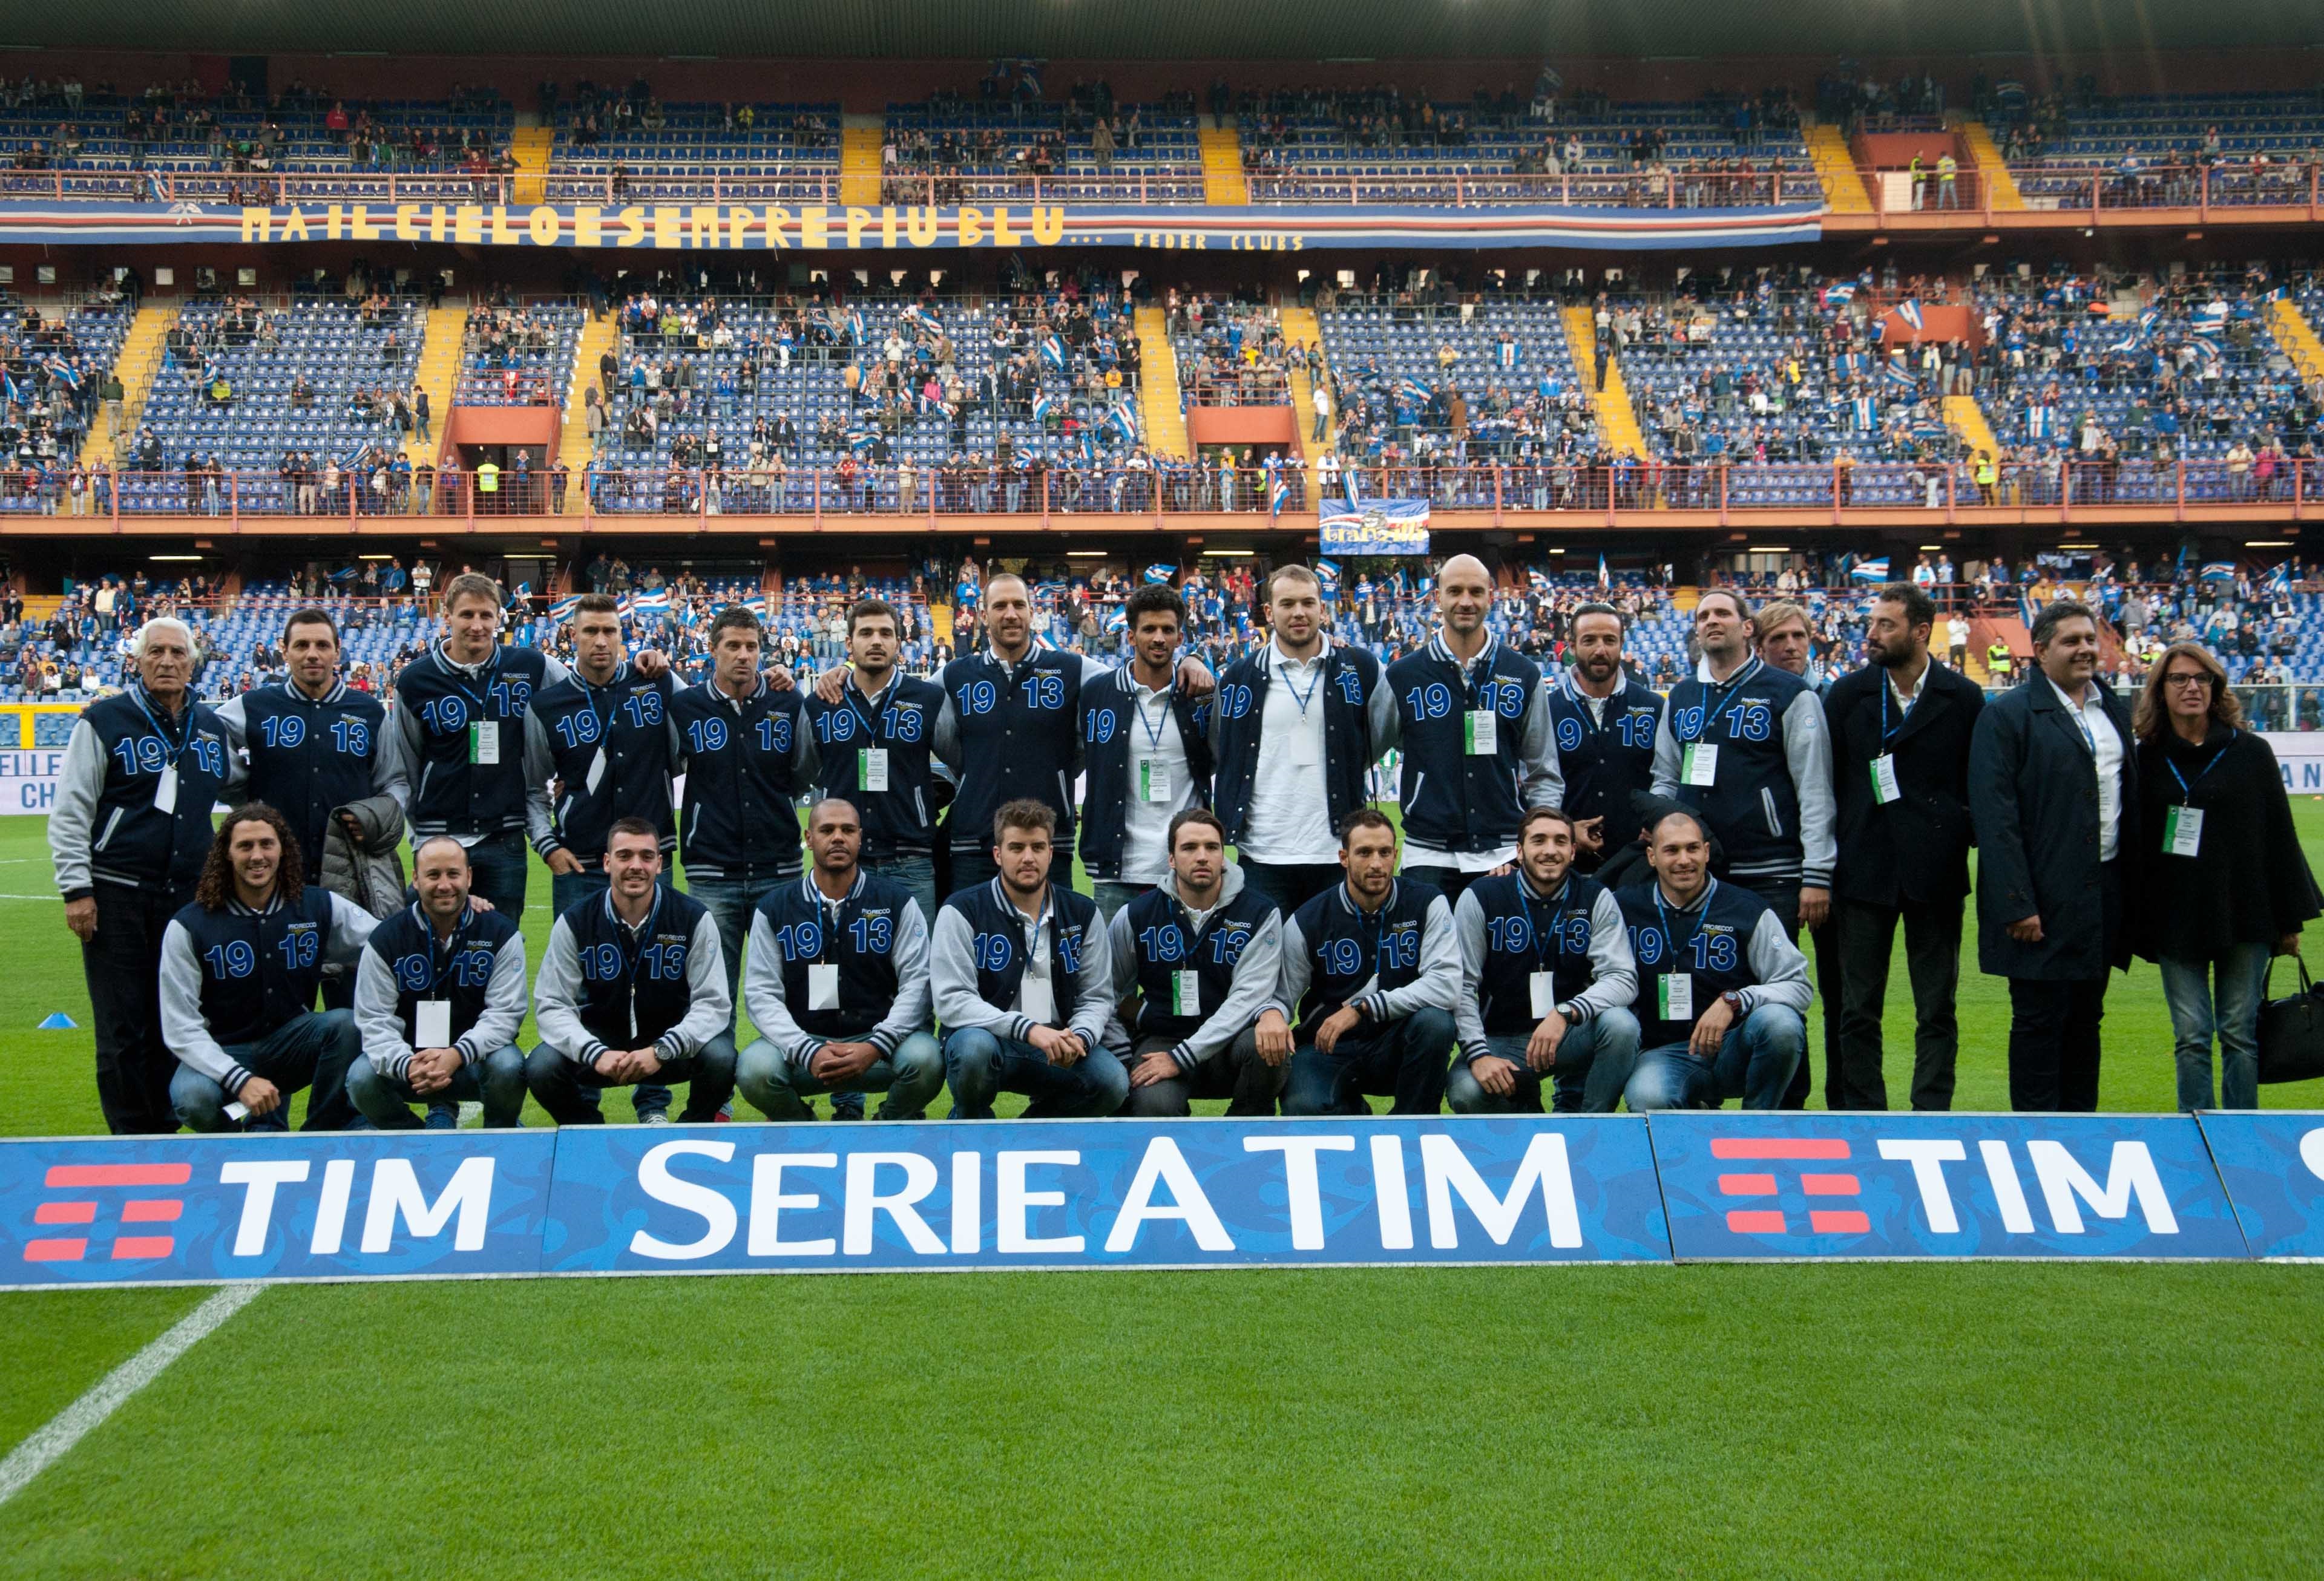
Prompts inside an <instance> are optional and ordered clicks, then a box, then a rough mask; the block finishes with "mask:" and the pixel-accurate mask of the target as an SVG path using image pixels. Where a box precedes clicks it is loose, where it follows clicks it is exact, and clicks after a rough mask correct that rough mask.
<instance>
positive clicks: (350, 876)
mask: <svg viewBox="0 0 2324 1581" xmlns="http://www.w3.org/2000/svg"><path fill="white" fill-rule="evenodd" d="M349 818H352V819H354V820H355V827H356V828H357V829H358V830H360V831H361V832H362V833H361V837H360V838H359V839H358V838H356V837H355V836H354V835H351V834H349V833H348V832H347V826H346V822H345V821H346V819H349ZM402 844H403V809H402V808H401V807H400V806H398V805H397V804H396V801H395V798H394V797H393V796H388V795H379V796H365V797H364V799H363V800H362V801H360V802H349V803H348V804H346V806H344V807H337V808H335V809H333V810H332V813H331V821H330V822H329V823H327V824H326V825H325V826H324V830H323V887H324V888H326V889H327V890H329V891H330V892H331V893H332V894H334V895H344V896H346V897H347V898H348V899H349V900H351V901H353V902H355V905H359V906H361V907H363V909H364V910H365V911H367V912H369V913H371V915H374V916H375V917H385V916H392V915H395V913H397V912H399V911H401V910H402V909H403V905H404V896H403V859H402V857H401V855H399V854H398V853H399V850H400V849H401V846H402Z"/></svg>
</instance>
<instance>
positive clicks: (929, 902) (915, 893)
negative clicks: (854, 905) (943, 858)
mask: <svg viewBox="0 0 2324 1581" xmlns="http://www.w3.org/2000/svg"><path fill="white" fill-rule="evenodd" d="M863 870H864V871H865V872H867V873H877V874H879V875H880V876H881V878H893V879H894V880H895V881H896V882H897V883H899V884H901V885H902V886H903V887H905V888H907V889H908V890H910V891H911V892H912V898H913V899H914V900H917V901H918V902H919V903H920V920H921V921H923V922H925V923H927V924H928V927H929V929H930V931H934V929H935V928H936V905H937V903H938V902H940V901H942V900H943V898H944V896H941V895H938V894H937V893H936V858H934V857H932V856H929V855H928V854H927V853H926V852H925V851H905V852H899V853H898V854H897V855H895V856H892V857H866V858H864V859H863Z"/></svg>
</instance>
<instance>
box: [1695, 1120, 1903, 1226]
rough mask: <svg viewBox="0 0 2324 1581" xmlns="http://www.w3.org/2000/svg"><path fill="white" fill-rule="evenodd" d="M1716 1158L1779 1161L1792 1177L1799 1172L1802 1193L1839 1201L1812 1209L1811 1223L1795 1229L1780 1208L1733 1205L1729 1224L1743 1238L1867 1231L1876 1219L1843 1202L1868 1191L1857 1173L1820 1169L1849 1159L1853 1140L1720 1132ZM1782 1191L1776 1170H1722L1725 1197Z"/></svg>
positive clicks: (1796, 1179) (1796, 1181)
mask: <svg viewBox="0 0 2324 1581" xmlns="http://www.w3.org/2000/svg"><path fill="white" fill-rule="evenodd" d="M1711 1157H1713V1158H1715V1159H1718V1160H1720V1162H1722V1163H1725V1162H1727V1161H1729V1160H1732V1161H1733V1162H1735V1163H1766V1164H1776V1163H1780V1164H1782V1165H1783V1166H1784V1173H1785V1174H1787V1175H1789V1174H1792V1172H1794V1171H1796V1172H1797V1173H1796V1176H1795V1177H1794V1185H1795V1187H1796V1189H1797V1190H1799V1192H1800V1193H1801V1194H1802V1195H1803V1196H1805V1197H1807V1198H1808V1199H1809V1200H1811V1201H1813V1202H1824V1201H1829V1202H1831V1203H1833V1204H1834V1206H1832V1207H1830V1208H1821V1207H1812V1208H1810V1209H1808V1213H1807V1223H1806V1224H1805V1225H1803V1226H1800V1227H1797V1228H1796V1229H1795V1228H1794V1225H1793V1224H1792V1222H1791V1221H1790V1219H1789V1218H1786V1217H1785V1215H1784V1210H1783V1209H1780V1208H1765V1207H1753V1208H1730V1209H1728V1210H1727V1227H1728V1228H1729V1230H1732V1231H1733V1232H1734V1233H1735V1234H1737V1235H1738V1236H1780V1235H1789V1234H1795V1233H1798V1230H1799V1229H1804V1230H1805V1231H1807V1232H1808V1233H1810V1234H1812V1235H1820V1236H1846V1235H1864V1234H1867V1233H1868V1232H1869V1231H1870V1230H1871V1228H1872V1220H1871V1219H1870V1218H1868V1217H1867V1215H1866V1214H1865V1213H1864V1212H1863V1210H1862V1209H1857V1208H1851V1207H1847V1206H1845V1205H1844V1204H1845V1203H1846V1201H1847V1200H1848V1199H1849V1198H1853V1197H1859V1196H1861V1195H1863V1190H1864V1188H1863V1186H1862V1184H1861V1183H1860V1182H1859V1181H1858V1180H1857V1178H1856V1176H1855V1174H1854V1173H1853V1172H1850V1171H1847V1170H1838V1169H1831V1168H1829V1167H1819V1166H1828V1165H1831V1164H1837V1163H1846V1162H1847V1161H1848V1158H1849V1144H1847V1143H1846V1142H1845V1141H1842V1140H1841V1139H1840V1138H1839V1137H1837V1136H1716V1137H1713V1138H1712V1139H1711ZM1781 1189H1782V1182H1781V1181H1779V1180H1778V1179H1777V1177H1776V1172H1775V1170H1773V1169H1764V1170H1737V1171H1733V1172H1728V1171H1723V1170H1722V1171H1721V1172H1720V1176H1719V1194H1720V1196H1721V1197H1735V1198H1745V1199H1749V1198H1757V1199H1760V1200H1765V1199H1767V1198H1770V1197H1774V1196H1775V1195H1777V1194H1778V1193H1779V1192H1780V1190H1781Z"/></svg>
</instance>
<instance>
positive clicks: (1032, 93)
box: [1017, 60, 1041, 99]
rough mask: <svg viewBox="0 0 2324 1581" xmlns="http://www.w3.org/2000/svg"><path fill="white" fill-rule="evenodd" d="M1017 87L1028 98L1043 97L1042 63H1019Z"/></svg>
mask: <svg viewBox="0 0 2324 1581" xmlns="http://www.w3.org/2000/svg"><path fill="white" fill-rule="evenodd" d="M1017 86H1018V88H1019V91H1020V92H1022V93H1023V94H1024V96H1025V97H1027V98H1029V99H1037V98H1039V97H1041V62H1039V61H1038V60H1019V61H1018V62H1017Z"/></svg>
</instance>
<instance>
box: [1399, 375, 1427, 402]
mask: <svg viewBox="0 0 2324 1581" xmlns="http://www.w3.org/2000/svg"><path fill="white" fill-rule="evenodd" d="M1396 398H1397V400H1399V401H1401V402H1402V403H1403V404H1405V405H1406V406H1410V407H1423V406H1426V405H1427V404H1428V386H1426V385H1425V384H1423V383H1422V382H1421V381H1419V380H1417V379H1399V380H1397V381H1396Z"/></svg>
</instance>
